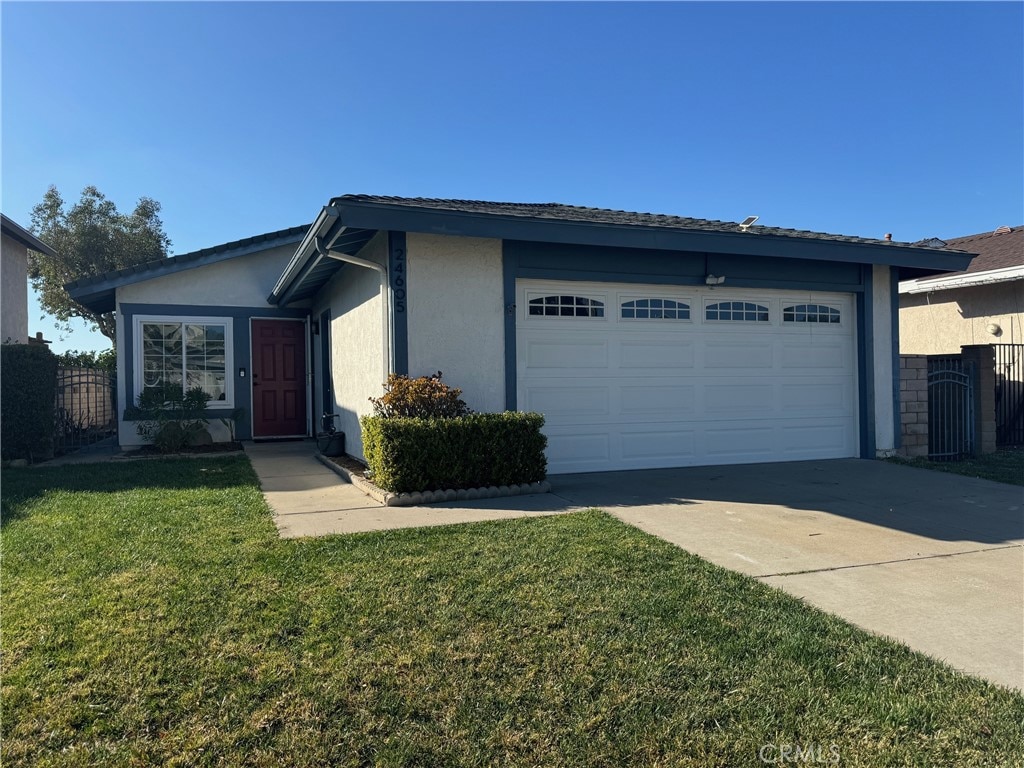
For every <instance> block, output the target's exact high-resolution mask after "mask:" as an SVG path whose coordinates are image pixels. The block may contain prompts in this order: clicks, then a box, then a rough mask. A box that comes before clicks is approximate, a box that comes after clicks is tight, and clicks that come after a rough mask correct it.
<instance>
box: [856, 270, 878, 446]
mask: <svg viewBox="0 0 1024 768" xmlns="http://www.w3.org/2000/svg"><path fill="white" fill-rule="evenodd" d="M861 280H862V284H863V287H864V290H863V292H862V293H859V294H857V387H858V389H859V391H860V398H859V400H860V414H859V417H860V457H861V458H862V459H873V458H875V344H874V334H873V323H874V308H873V306H872V304H873V301H874V290H873V286H872V282H871V281H872V275H871V265H870V264H866V265H864V267H862V268H861Z"/></svg>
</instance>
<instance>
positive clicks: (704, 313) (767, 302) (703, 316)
mask: <svg viewBox="0 0 1024 768" xmlns="http://www.w3.org/2000/svg"><path fill="white" fill-rule="evenodd" d="M727 303H728V304H744V305H746V304H753V305H754V306H756V307H759V308H760V307H763V308H764V309H765V310H766V311H767V313H768V319H767V320H722V319H720V318H714V319H708V309H709V308H710V307H711V306H712V305H716V304H727ZM728 311H730V312H735V311H736V310H735V309H730V310H728ZM743 311H744V312H746V310H743ZM758 311H760V309H759V310H758ZM774 314H775V313H774V312H773V311H772V300H771V299H763V298H758V299H736V298H731V297H728V296H723V297H722V298H718V297H710V296H707V297H705V298H704V301H703V302H702V303H701V312H700V321H701V323H703V324H710V325H718V324H722V325H754V326H769V325H775V324H776V323H775V322H774V320H773V319H772V315H774ZM690 315H691V316H692V315H693V312H692V310H691V312H690Z"/></svg>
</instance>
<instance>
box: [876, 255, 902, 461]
mask: <svg viewBox="0 0 1024 768" xmlns="http://www.w3.org/2000/svg"><path fill="white" fill-rule="evenodd" d="M871 296H872V307H871V325H872V328H871V336H872V350H873V355H874V361H873V362H874V389H875V415H874V418H875V451H876V452H877V453H880V454H888V453H892V451H893V450H894V449H895V447H896V403H895V397H896V395H897V392H896V391H895V388H894V379H893V376H895V375H898V373H899V372H898V371H894V370H893V351H894V350H893V347H894V345H896V344H897V339H894V338H893V337H892V321H893V315H892V313H893V302H894V300H895V297H894V296H893V285H892V281H891V272H890V268H889V267H887V266H883V265H880V264H876V265H874V267H872V270H871Z"/></svg>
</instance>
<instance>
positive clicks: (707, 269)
mask: <svg viewBox="0 0 1024 768" xmlns="http://www.w3.org/2000/svg"><path fill="white" fill-rule="evenodd" d="M503 251H504V253H505V254H508V255H509V256H514V257H515V259H516V262H515V263H516V265H517V266H516V277H518V278H520V279H522V278H528V279H538V280H586V281H592V282H613V283H647V284H651V285H704V278H705V277H706V276H707V275H708V274H715V275H719V276H725V278H726V282H725V285H726V286H736V287H750V288H784V289H795V290H815V291H839V292H844V293H851V292H856V291H859V290H862V288H861V286H862V278H861V269H860V266H859V265H857V264H846V263H837V262H828V261H810V260H804V259H775V258H760V257H752V256H749V255H744V254H731V255H720V254H708V253H703V252H688V251H680V252H676V253H668V252H666V251H656V250H651V249H645V250H622V249H618V248H599V247H581V246H573V245H551V244H549V243H525V242H519V241H506V242H505V243H504V249H503Z"/></svg>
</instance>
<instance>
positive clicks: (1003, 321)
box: [900, 280, 1024, 355]
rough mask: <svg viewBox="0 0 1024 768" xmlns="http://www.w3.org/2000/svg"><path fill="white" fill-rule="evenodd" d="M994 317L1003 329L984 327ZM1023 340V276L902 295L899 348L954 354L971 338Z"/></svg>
mask: <svg viewBox="0 0 1024 768" xmlns="http://www.w3.org/2000/svg"><path fill="white" fill-rule="evenodd" d="M992 323H995V324H996V325H998V326H1000V328H1001V329H1002V334H1001V335H999V336H993V335H992V334H991V333H989V331H988V326H989V325H991V324H992ZM1021 343H1024V280H1015V281H1013V282H1007V283H994V284H992V285H978V286H972V287H967V288H956V289H953V290H949V291H935V292H933V293H914V294H906V293H905V294H902V295H901V296H900V352H903V353H904V354H914V355H945V354H957V353H959V352H960V347H963V346H968V345H971V344H1021Z"/></svg>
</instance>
